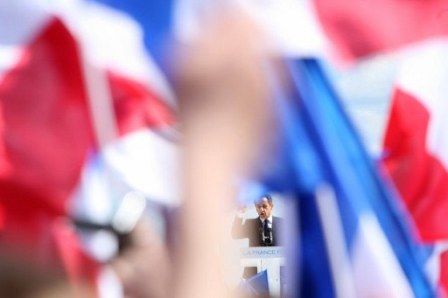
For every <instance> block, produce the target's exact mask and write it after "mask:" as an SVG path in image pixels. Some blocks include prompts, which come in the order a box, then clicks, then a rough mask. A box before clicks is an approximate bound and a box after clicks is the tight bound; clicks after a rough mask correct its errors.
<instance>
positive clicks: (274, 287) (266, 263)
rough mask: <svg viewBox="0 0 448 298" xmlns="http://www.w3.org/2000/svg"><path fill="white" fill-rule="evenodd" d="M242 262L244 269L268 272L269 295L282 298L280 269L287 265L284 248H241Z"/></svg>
mask: <svg viewBox="0 0 448 298" xmlns="http://www.w3.org/2000/svg"><path fill="white" fill-rule="evenodd" d="M240 262H241V266H243V267H257V272H261V271H263V270H267V272H268V284H269V293H270V295H271V296H273V297H280V289H281V280H280V267H281V266H284V265H285V257H284V252H283V248H282V247H280V246H267V247H248V248H241V251H240Z"/></svg>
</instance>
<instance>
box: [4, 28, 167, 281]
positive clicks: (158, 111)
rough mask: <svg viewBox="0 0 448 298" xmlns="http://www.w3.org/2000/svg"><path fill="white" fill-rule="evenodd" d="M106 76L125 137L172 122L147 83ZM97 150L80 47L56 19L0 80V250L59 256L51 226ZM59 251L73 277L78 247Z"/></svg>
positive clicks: (63, 210)
mask: <svg viewBox="0 0 448 298" xmlns="http://www.w3.org/2000/svg"><path fill="white" fill-rule="evenodd" d="M108 78H109V82H110V87H111V91H112V97H113V105H114V108H115V112H116V116H117V124H118V127H119V131H120V134H124V133H128V132H131V131H133V130H136V129H140V128H142V127H148V126H150V127H154V128H157V127H161V126H164V125H168V124H171V123H172V122H173V119H174V118H173V115H172V113H171V111H170V109H169V108H168V107H167V106H166V105H164V104H163V103H162V102H161V101H160V100H159V99H158V98H157V96H156V95H155V94H154V93H152V92H151V91H150V90H148V88H146V87H144V86H143V85H142V84H140V83H138V82H134V81H132V80H129V79H126V78H125V77H123V76H119V75H118V74H111V73H109V75H108ZM92 150H95V136H94V133H93V128H92V123H91V118H90V111H89V105H88V99H87V92H86V90H85V82H84V78H83V72H82V68H81V63H80V53H79V47H78V44H77V41H76V40H75V39H74V38H73V36H72V35H71V33H70V32H69V31H68V30H67V28H66V27H65V25H64V24H63V23H62V22H61V21H59V20H58V19H54V20H52V21H50V22H49V23H48V25H47V26H46V27H45V28H44V29H43V30H42V31H41V32H40V34H39V35H37V36H36V38H35V39H34V40H33V41H32V42H31V43H30V44H29V45H28V46H27V47H26V49H25V50H24V54H23V56H22V57H21V59H20V61H19V63H18V64H17V65H15V66H14V67H13V68H12V69H10V70H9V71H8V72H7V73H5V75H4V77H3V79H2V81H1V82H0V248H1V247H2V245H13V244H14V243H17V245H18V247H20V248H24V252H25V253H31V254H35V256H36V258H40V259H42V260H44V259H54V258H55V257H56V256H57V254H55V253H54V244H55V243H54V240H55V239H54V237H53V236H54V235H52V233H53V232H52V231H53V228H52V227H53V226H54V224H55V222H57V221H58V219H59V218H60V217H61V216H62V217H64V216H66V215H67V212H68V210H67V206H68V204H67V203H68V200H69V197H70V195H71V194H72V192H73V190H74V189H75V187H76V185H77V184H78V182H79V178H80V174H81V170H82V167H83V165H84V162H85V161H86V157H87V154H88V153H89V152H90V151H92ZM64 237H65V236H64ZM67 237H68V236H67ZM68 238H69V237H68ZM68 238H67V239H68ZM69 242H70V243H73V241H69ZM60 243H61V242H60V241H59V244H60ZM69 246H70V245H69ZM71 246H72V248H73V247H75V246H76V245H74V244H73V245H71ZM52 247H53V248H52ZM59 248H63V250H64V251H63V256H64V261H65V264H66V265H67V266H69V268H68V269H69V272H71V274H75V273H76V272H77V270H75V269H73V267H76V266H77V265H75V264H76V262H78V261H75V260H78V259H79V258H78V256H76V257H75V256H74V255H76V254H77V253H75V252H74V251H75V250H76V249H70V248H68V249H67V251H65V249H66V248H64V247H63V246H61V245H59ZM81 263H82V264H84V263H85V262H81ZM80 266H81V265H80ZM75 275H76V274H75Z"/></svg>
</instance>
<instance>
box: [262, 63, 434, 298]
mask: <svg viewBox="0 0 448 298" xmlns="http://www.w3.org/2000/svg"><path fill="white" fill-rule="evenodd" d="M287 69H288V71H289V75H290V78H291V80H292V82H293V88H291V89H290V90H276V98H275V100H276V106H277V113H278V117H277V118H278V121H279V127H280V130H279V132H278V135H279V142H280V144H281V145H280V148H279V154H278V156H277V160H276V162H273V164H275V163H277V166H276V168H275V170H274V171H270V172H269V173H268V175H266V176H265V178H266V180H265V185H267V186H268V187H270V189H271V190H273V191H280V192H286V193H293V194H294V195H295V197H296V198H297V199H299V202H300V204H299V205H298V206H299V210H298V212H299V218H300V225H299V226H300V235H299V236H300V237H301V240H300V243H301V247H300V249H299V251H300V254H301V257H300V258H299V259H300V263H299V264H298V266H299V267H300V276H299V277H298V278H300V280H298V281H297V284H299V285H301V288H300V293H301V294H302V295H303V296H305V297H331V296H334V295H333V294H334V293H333V291H334V285H333V284H332V279H331V273H330V270H329V263H328V260H327V252H326V250H327V248H326V244H325V242H324V238H323V234H322V229H321V227H320V221H319V216H318V213H317V209H316V203H315V193H316V189H317V188H318V187H319V186H320V185H323V184H326V185H329V186H330V187H331V188H332V189H333V190H334V192H335V194H336V198H337V204H338V212H339V214H340V217H341V220H342V226H343V231H344V237H345V239H344V240H345V244H346V249H347V251H348V252H349V254H350V251H351V249H352V245H353V242H354V240H355V237H356V233H357V231H358V227H359V219H360V218H361V216H362V215H364V214H370V215H373V216H374V217H376V218H377V220H378V222H379V224H380V226H381V228H382V230H383V232H384V234H385V235H386V238H387V240H388V241H389V243H390V246H391V248H392V249H393V252H394V254H395V257H396V258H397V260H398V263H399V264H400V265H401V267H402V269H403V271H404V272H405V274H406V277H407V278H408V281H409V284H410V285H411V287H412V290H413V291H414V293H415V295H416V296H417V297H428V296H432V295H433V294H434V291H433V289H432V287H431V285H430V283H429V282H428V280H427V277H426V276H425V273H424V270H423V268H424V263H425V261H426V260H427V258H428V256H429V254H430V248H426V247H423V246H421V245H419V244H417V243H416V241H415V239H414V238H413V234H412V229H413V228H412V226H411V224H410V222H408V220H407V217H406V214H405V213H404V212H403V210H402V209H401V206H400V205H399V203H398V200H397V198H395V197H394V193H393V192H392V191H391V190H390V188H389V187H388V186H387V185H386V184H385V183H384V182H383V181H382V179H381V178H380V177H379V175H378V173H377V171H376V168H375V165H374V164H373V161H372V159H371V158H370V157H369V156H368V155H367V153H366V151H365V150H364V148H363V146H362V144H361V142H360V140H359V137H358V136H357V134H356V132H355V130H354V129H353V127H352V125H351V123H350V121H349V119H348V118H347V116H346V114H345V112H344V111H343V109H342V108H341V106H340V104H339V101H338V98H337V95H336V94H335V92H334V91H333V89H332V88H331V85H330V84H329V82H328V80H327V79H326V77H325V74H324V73H323V71H322V68H321V66H320V65H319V63H318V62H317V61H316V60H313V59H305V60H295V61H288V62H287ZM271 170H272V169H271ZM367 236H368V235H367Z"/></svg>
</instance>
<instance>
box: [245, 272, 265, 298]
mask: <svg viewBox="0 0 448 298" xmlns="http://www.w3.org/2000/svg"><path fill="white" fill-rule="evenodd" d="M240 289H241V291H242V292H243V293H247V294H248V295H250V296H251V297H257V296H261V297H266V295H269V283H268V272H267V271H266V270H264V271H261V272H259V273H257V274H256V275H254V276H252V277H251V278H248V279H247V280H245V281H243V282H242V283H241V284H240Z"/></svg>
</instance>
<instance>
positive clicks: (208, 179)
mask: <svg viewBox="0 0 448 298" xmlns="http://www.w3.org/2000/svg"><path fill="white" fill-rule="evenodd" d="M201 28H202V32H201V33H200V34H199V36H198V37H197V38H196V39H194V40H193V41H192V42H191V43H190V44H188V45H187V46H185V47H183V48H181V49H180V53H179V57H178V60H177V63H176V66H177V69H176V75H177V76H176V79H177V81H176V83H177V86H176V87H177V94H178V97H179V100H180V107H181V109H180V112H181V121H180V122H181V129H182V130H183V131H182V137H183V144H182V149H183V178H184V180H183V183H184V205H183V208H182V215H181V217H182V218H181V221H180V223H181V224H180V227H181V231H180V233H181V235H180V239H181V241H179V243H180V244H181V246H179V247H178V250H177V255H176V259H175V262H176V270H177V271H176V274H177V277H176V281H177V284H176V288H175V291H176V292H175V297H183V298H184V297H187V298H189V297H191V298H193V297H195V298H197V297H204V298H206V297H207V298H208V297H231V296H232V294H231V289H228V288H227V287H226V285H225V284H224V280H225V278H224V272H223V267H224V266H223V263H222V262H223V261H224V259H225V258H223V256H222V254H223V253H225V252H223V251H220V245H219V244H220V243H221V244H222V243H223V241H224V240H227V239H228V241H231V240H230V235H227V234H228V232H226V229H225V224H224V216H225V214H226V212H227V211H229V210H231V208H233V207H234V206H233V204H234V198H235V189H234V182H235V181H236V178H237V177H240V176H242V175H247V174H249V172H250V170H251V169H252V163H253V161H254V160H255V159H256V158H257V153H258V150H259V149H260V148H261V147H263V145H262V142H261V140H262V136H263V139H265V138H268V134H267V132H268V131H269V130H268V126H269V124H270V123H269V120H268V119H269V117H268V115H269V113H268V104H267V102H268V101H267V98H268V95H269V94H268V83H267V80H266V77H265V72H266V66H267V65H268V54H267V47H266V45H265V41H264V38H263V34H262V33H261V32H260V31H259V29H258V28H257V26H256V25H255V24H254V23H253V22H252V21H251V20H250V19H249V18H248V17H247V16H246V15H245V14H243V13H241V12H240V11H236V10H230V9H225V8H222V9H220V11H219V14H217V15H215V16H214V17H210V16H209V18H208V19H207V20H205V21H204V23H203V26H202V27H201Z"/></svg>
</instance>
